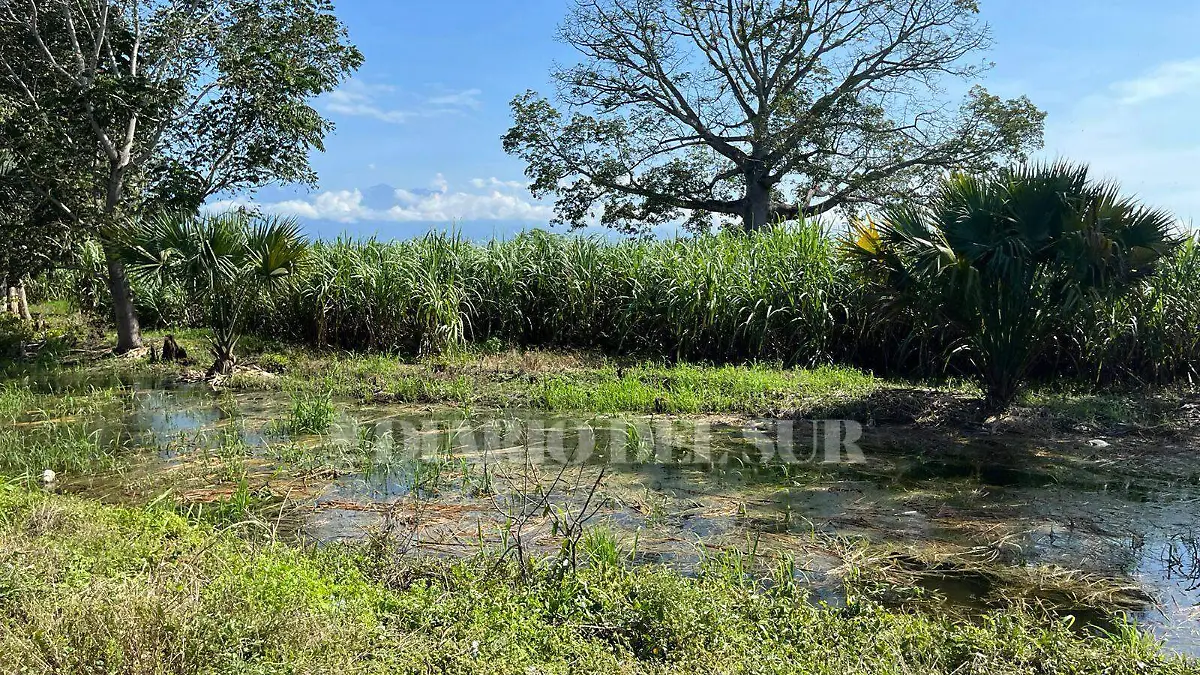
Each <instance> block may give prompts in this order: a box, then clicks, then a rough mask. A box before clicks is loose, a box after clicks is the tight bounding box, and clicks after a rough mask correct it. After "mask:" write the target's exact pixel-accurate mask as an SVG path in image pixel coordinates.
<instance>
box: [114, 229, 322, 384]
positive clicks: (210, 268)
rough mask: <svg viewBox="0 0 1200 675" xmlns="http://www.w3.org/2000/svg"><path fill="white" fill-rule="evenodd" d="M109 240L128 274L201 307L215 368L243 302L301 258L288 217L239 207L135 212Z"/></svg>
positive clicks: (292, 270)
mask: <svg viewBox="0 0 1200 675" xmlns="http://www.w3.org/2000/svg"><path fill="white" fill-rule="evenodd" d="M116 248H117V250H118V251H119V252H120V255H121V256H122V258H124V260H125V262H126V264H127V265H128V267H129V272H130V274H131V275H133V276H134V277H136V278H138V279H141V280H142V281H143V282H145V283H148V284H151V285H152V286H157V287H158V288H173V287H179V286H181V287H182V289H183V291H184V292H185V293H186V294H187V296H188V297H189V298H190V299H193V300H195V301H198V302H199V303H201V304H202V306H204V307H206V308H207V309H208V310H209V322H210V325H211V327H212V331H213V339H212V354H213V357H214V358H215V359H216V361H215V363H214V364H213V367H212V371H211V372H212V373H214V374H218V375H228V374H230V372H231V371H232V369H233V365H234V354H233V351H234V348H235V347H236V346H237V343H238V340H239V338H240V331H241V325H240V324H241V319H242V314H243V312H244V311H245V309H246V307H247V305H248V304H249V303H252V302H253V301H255V300H256V299H258V298H259V297H260V296H261V295H262V294H263V293H265V292H270V291H273V290H275V289H276V288H277V287H281V286H284V285H286V284H288V283H290V282H291V280H292V278H293V277H294V276H295V275H296V274H297V273H298V272H300V270H301V269H302V267H303V265H304V264H305V263H306V262H307V258H308V242H307V241H306V240H305V239H304V238H303V237H302V236H301V235H300V226H299V224H298V223H297V222H296V221H294V220H287V219H279V218H272V217H263V216H257V215H251V214H249V213H247V212H244V211H235V212H232V213H227V214H223V215H217V216H204V217H192V216H187V215H180V214H173V215H159V216H155V217H148V218H143V219H140V220H137V221H135V222H134V223H133V224H131V225H130V226H129V227H127V228H124V229H122V230H121V231H120V232H119V238H118V239H117V240H116ZM176 285H178V286H176Z"/></svg>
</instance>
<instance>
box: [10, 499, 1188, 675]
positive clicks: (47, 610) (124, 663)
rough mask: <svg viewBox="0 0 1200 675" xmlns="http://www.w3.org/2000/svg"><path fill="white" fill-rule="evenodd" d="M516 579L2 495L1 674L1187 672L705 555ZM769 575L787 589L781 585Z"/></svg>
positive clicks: (380, 548)
mask: <svg viewBox="0 0 1200 675" xmlns="http://www.w3.org/2000/svg"><path fill="white" fill-rule="evenodd" d="M614 546H615V544H613V543H612V542H606V541H604V537H603V536H602V535H598V536H595V537H592V538H591V539H590V540H589V544H588V548H589V550H594V551H595V555H596V556H598V557H599V558H600V559H601V560H602V562H601V563H600V564H595V565H589V566H585V567H583V568H580V569H579V570H578V571H577V572H569V571H568V572H567V573H565V574H564V573H562V572H551V571H550V568H548V567H538V568H537V569H536V570H535V571H534V572H533V573H532V575H531V576H529V577H521V576H520V575H518V574H516V572H515V570H513V569H512V568H511V567H509V566H508V565H506V564H499V565H497V564H496V562H495V561H494V560H493V559H490V558H487V557H480V558H476V559H469V560H461V561H454V562H450V561H444V560H438V561H433V560H421V559H413V558H401V557H397V556H395V555H394V553H393V550H392V549H391V548H390V547H388V546H386V545H380V544H374V545H368V544H363V545H352V544H334V545H327V546H321V547H315V548H295V547H290V546H285V545H281V544H273V543H266V544H251V543H248V542H246V541H244V540H241V539H238V538H237V537H235V536H233V535H231V534H230V533H228V532H221V531H217V530H213V529H210V527H208V526H195V525H190V524H189V523H188V522H187V521H186V520H185V519H184V518H182V517H180V516H178V515H176V514H174V513H171V512H169V511H167V510H161V509H155V508H149V509H129V508H116V507H109V506H101V505H99V504H96V503H94V502H88V501H83V500H78V499H74V498H69V497H61V496H49V495H45V494H38V493H35V492H30V491H27V490H24V489H21V488H17V487H15V486H11V485H10V486H7V487H4V488H0V610H2V611H0V672H14V673H15V672H21V673H29V674H37V673H67V672H69V673H151V672H153V673H159V674H163V675H169V674H174V673H210V674H214V675H215V674H222V673H339V674H346V675H354V674H358V673H385V672H386V673H427V672H454V673H523V674H524V673H535V672H536V673H567V672H577V673H591V672H596V673H600V672H604V673H608V672H625V673H657V674H666V673H732V672H754V673H776V672H777V673H785V672H812V673H837V674H839V675H851V674H855V673H905V674H908V673H911V674H914V675H916V674H917V673H920V674H922V675H924V674H926V673H1012V674H1017V673H1021V674H1024V673H1029V674H1033V673H1039V674H1047V673H1064V674H1065V673H1116V674H1120V673H1129V674H1133V673H1138V674H1143V673H1146V674H1156V673H1162V674H1175V673H1181V674H1182V673H1194V672H1196V668H1197V666H1196V664H1195V663H1194V662H1188V661H1185V660H1184V659H1182V658H1172V657H1168V656H1165V655H1164V654H1163V653H1161V652H1160V651H1159V648H1158V646H1157V645H1156V644H1155V643H1154V642H1153V641H1152V640H1150V639H1149V638H1147V637H1146V636H1144V635H1142V634H1140V633H1138V632H1137V631H1135V630H1133V629H1131V628H1120V629H1118V630H1117V631H1115V632H1114V633H1112V634H1091V635H1085V634H1083V633H1080V632H1077V631H1074V630H1072V629H1071V628H1070V626H1069V622H1068V621H1063V620H1056V619H1052V618H1050V617H1046V616H1039V615H1037V614H1035V613H1032V612H1028V611H1022V610H1007V611H1000V612H995V613H990V614H987V615H986V616H984V617H983V618H981V619H980V620H979V621H978V622H975V623H964V622H961V621H954V620H950V619H947V618H939V617H938V616H936V615H931V614H919V613H911V612H900V611H889V610H886V609H883V608H881V607H880V606H878V605H875V604H873V603H870V602H865V601H864V602H856V603H853V604H851V605H850V606H848V607H846V608H834V607H827V606H822V605H813V604H810V603H809V602H808V601H807V600H806V599H805V597H804V596H805V591H804V589H803V587H802V586H798V585H796V584H792V583H778V584H776V585H774V586H773V587H771V588H770V589H769V590H764V587H762V586H760V585H757V584H753V583H748V582H747V581H746V580H745V578H744V577H743V576H742V575H739V574H737V570H736V569H735V567H736V563H729V562H728V561H725V562H722V560H721V559H719V558H714V560H713V561H712V562H711V564H709V565H706V567H705V572H704V573H703V574H701V575H700V576H698V577H695V578H688V577H684V576H681V575H679V574H677V573H675V572H672V571H669V570H667V569H665V568H662V567H637V568H634V567H631V566H629V565H628V564H627V563H625V562H624V559H623V557H622V556H620V555H617V554H615V552H614ZM780 578H781V579H790V576H788V575H781V576H780Z"/></svg>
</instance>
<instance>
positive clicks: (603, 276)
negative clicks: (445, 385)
mask: <svg viewBox="0 0 1200 675" xmlns="http://www.w3.org/2000/svg"><path fill="white" fill-rule="evenodd" d="M834 246H835V245H834V243H833V242H832V241H831V240H829V239H828V238H826V237H824V236H823V235H822V233H821V230H820V228H819V227H818V226H817V225H815V224H806V225H802V226H797V227H794V228H781V229H778V230H775V231H772V232H770V233H764V234H762V235H759V236H754V237H740V236H737V235H729V234H724V235H705V236H702V237H698V238H694V239H681V240H669V241H623V242H618V243H608V242H605V241H603V240H601V239H598V238H576V237H563V236H555V235H550V234H547V233H545V232H541V231H534V232H530V233H526V234H522V235H519V236H517V237H516V238H514V239H511V240H509V241H504V242H491V243H489V244H486V245H477V244H473V243H470V242H467V241H464V240H462V239H461V238H459V237H457V236H454V235H444V234H430V235H427V236H425V237H423V238H421V239H417V240H412V241H405V242H394V243H388V244H383V243H379V242H375V241H367V242H353V241H345V240H341V241H338V242H335V243H332V244H316V245H314V247H313V257H314V259H315V260H316V264H315V265H313V268H312V271H311V272H310V274H308V275H306V276H305V277H304V278H303V279H302V280H301V282H300V283H299V284H298V285H297V287H296V288H295V292H294V293H292V294H290V295H287V296H283V297H279V296H277V297H276V298H275V301H276V311H275V312H274V313H273V314H272V316H273V319H272V321H271V324H272V325H271V326H264V328H266V329H271V328H274V329H276V330H279V329H281V328H282V329H284V330H286V331H287V332H286V333H284V334H285V335H290V336H293V337H302V338H306V339H308V340H312V341H315V342H317V343H318V344H331V345H337V346H341V347H347V348H352V349H374V350H379V351H385V352H397V351H398V352H404V353H420V352H430V351H447V350H454V349H458V348H461V347H462V346H464V345H465V344H466V342H467V341H475V342H486V341H488V340H491V339H495V340H497V341H499V342H500V343H503V344H519V345H531V346H572V347H594V348H595V347H598V348H602V349H605V350H610V351H614V352H626V353H628V352H644V353H651V354H669V355H671V356H675V357H679V358H710V359H729V358H739V357H745V356H757V357H759V358H764V359H781V360H785V361H788V362H799V363H811V362H814V361H817V360H820V359H822V358H823V355H824V354H825V353H827V352H828V350H829V348H830V340H831V339H832V331H833V326H834V316H835V312H834V309H833V308H834V307H835V305H836V303H837V294H836V287H835V281H836V276H837V275H836V269H837V265H838V262H837V260H836V259H835V258H834V255H833V249H834Z"/></svg>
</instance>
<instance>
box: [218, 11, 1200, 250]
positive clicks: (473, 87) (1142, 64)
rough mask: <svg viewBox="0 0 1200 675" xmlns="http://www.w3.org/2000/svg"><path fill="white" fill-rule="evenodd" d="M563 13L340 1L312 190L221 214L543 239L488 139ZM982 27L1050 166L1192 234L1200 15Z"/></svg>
mask: <svg viewBox="0 0 1200 675" xmlns="http://www.w3.org/2000/svg"><path fill="white" fill-rule="evenodd" d="M570 2H571V0H449V1H443V2H427V1H425V0H337V2H336V6H337V13H338V16H339V17H340V18H341V19H342V21H343V22H344V23H345V24H346V26H347V28H348V30H349V32H350V38H351V40H352V41H353V42H354V43H355V44H357V45H358V46H359V48H360V49H361V50H362V51H363V53H364V55H365V56H366V63H365V64H364V65H363V67H362V68H361V69H360V70H359V71H358V73H356V74H355V76H354V77H353V79H351V80H349V81H347V82H345V83H344V84H343V85H342V86H341V87H340V88H339V89H338V90H337V91H334V92H332V93H330V94H327V95H325V96H322V97H321V98H320V99H318V100H317V101H316V103H315V106H316V108H317V109H318V110H319V111H320V112H321V113H322V114H324V115H325V116H327V117H328V118H329V119H331V120H332V121H333V122H335V123H336V125H337V128H336V130H335V131H334V132H333V133H332V134H331V135H330V136H329V137H328V138H327V139H326V151H325V152H324V153H314V154H313V157H312V163H313V166H314V168H315V169H316V170H317V172H318V174H319V176H320V185H319V186H318V188H317V189H315V190H310V189H307V188H298V187H295V186H270V187H267V188H264V189H262V190H259V191H258V192H257V193H255V194H253V195H239V196H236V197H233V198H232V199H231V200H226V203H229V201H233V200H236V202H237V203H251V204H254V205H256V206H258V207H259V208H261V209H263V210H266V211H272V212H277V213H283V214H289V215H295V216H296V217H298V218H299V219H300V220H301V222H302V223H303V224H304V225H305V227H306V229H308V231H309V232H310V233H311V234H313V235H315V236H321V237H334V236H338V235H340V234H349V235H353V236H378V237H380V238H382V239H402V238H409V237H413V236H419V235H421V234H424V233H425V232H428V231H430V230H431V229H457V230H459V231H461V232H462V233H463V234H464V235H466V236H469V237H473V238H487V237H490V236H501V237H503V236H509V235H511V234H512V233H515V232H518V231H520V230H523V229H530V228H533V227H546V226H547V224H548V222H549V220H550V218H551V216H552V205H551V204H550V203H548V202H540V201H538V200H535V199H533V198H532V197H531V196H530V194H529V192H528V190H527V189H526V187H525V186H526V181H525V177H524V168H525V167H524V165H523V163H522V162H521V161H520V160H519V159H517V158H514V157H509V156H508V155H506V154H505V153H504V150H503V149H502V147H501V141H500V138H501V136H502V135H503V134H504V133H505V131H506V130H507V129H508V128H509V126H510V125H511V116H510V111H509V106H508V103H509V101H510V100H511V99H512V98H513V97H514V96H516V95H517V94H520V93H522V92H524V91H525V90H527V89H534V90H538V91H540V92H543V93H547V94H548V93H552V87H551V85H550V82H549V77H548V74H549V71H550V68H551V66H552V64H554V63H556V62H557V63H566V64H569V63H573V62H574V61H575V60H576V59H577V55H576V53H575V52H574V51H573V50H572V49H571V48H570V47H569V46H567V45H564V44H561V43H559V42H557V41H556V40H555V38H554V35H555V30H556V27H557V26H558V24H559V23H560V22H561V21H562V19H563V17H564V16H565V15H566V12H567V9H568V7H569V3H570ZM980 6H981V10H982V12H981V18H982V19H983V20H984V21H986V22H987V23H988V24H989V25H990V26H991V29H992V33H993V37H994V45H993V48H992V49H991V51H990V52H989V53H988V54H986V57H987V58H988V59H989V60H991V61H993V62H994V63H995V67H994V68H992V69H991V70H990V71H989V72H988V73H987V75H986V76H985V77H984V79H983V84H984V85H985V86H986V87H987V88H988V89H989V90H990V91H991V92H992V93H995V94H998V95H1001V96H1003V97H1005V98H1008V97H1014V96H1019V95H1022V94H1024V95H1028V96H1029V97H1030V98H1031V99H1032V100H1033V102H1034V103H1035V104H1036V105H1037V106H1038V107H1040V108H1041V109H1042V110H1045V111H1046V112H1047V113H1048V118H1047V120H1046V148H1045V150H1044V151H1043V152H1042V156H1043V157H1045V158H1047V159H1056V158H1067V159H1071V160H1075V161H1082V162H1087V163H1089V164H1090V165H1091V166H1092V168H1093V171H1094V172H1095V173H1096V174H1097V175H1099V176H1102V177H1106V178H1112V179H1115V180H1118V181H1119V182H1120V183H1121V184H1122V186H1123V187H1124V189H1125V191H1126V192H1128V193H1133V194H1136V195H1137V196H1138V197H1139V198H1141V199H1142V200H1144V201H1145V202H1147V203H1149V204H1151V205H1154V206H1158V207H1163V208H1166V209H1168V210H1170V211H1172V212H1173V213H1175V214H1176V216H1177V217H1178V218H1179V219H1180V220H1181V221H1182V222H1184V223H1185V224H1190V223H1193V222H1195V223H1200V42H1197V41H1196V39H1195V27H1196V26H1197V25H1200V2H1197V1H1196V0H981V2H980Z"/></svg>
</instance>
